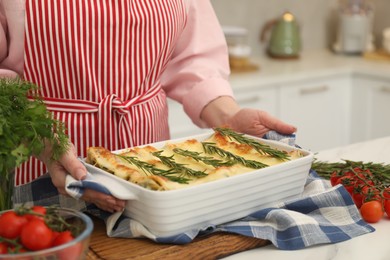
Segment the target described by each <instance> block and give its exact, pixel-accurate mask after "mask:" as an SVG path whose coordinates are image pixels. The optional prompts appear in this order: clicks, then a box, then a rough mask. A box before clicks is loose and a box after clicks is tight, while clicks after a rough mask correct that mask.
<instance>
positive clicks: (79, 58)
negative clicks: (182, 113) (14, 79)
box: [15, 0, 186, 185]
mask: <svg viewBox="0 0 390 260" xmlns="http://www.w3.org/2000/svg"><path fill="white" fill-rule="evenodd" d="M25 19H26V21H25V28H26V29H25V60H24V62H25V64H24V75H23V76H24V78H25V79H26V80H28V81H31V82H33V83H35V84H37V85H38V86H40V87H41V94H42V97H43V99H44V101H45V103H46V105H47V107H48V109H49V110H50V111H52V113H53V115H54V117H55V118H56V119H58V120H61V121H63V122H64V123H65V126H66V127H67V134H68V135H69V137H70V139H71V141H72V142H73V143H74V145H75V147H76V149H77V153H78V155H80V156H86V148H87V147H89V146H103V147H106V148H107V149H110V150H117V149H121V148H126V147H131V146H135V145H141V144H145V143H151V142H156V141H161V140H164V139H168V138H169V128H168V119H167V118H168V110H167V109H168V108H167V103H166V96H165V92H164V91H163V90H162V88H161V84H160V81H159V78H160V75H161V74H162V73H163V71H164V69H165V67H166V66H167V63H168V61H169V59H170V57H171V55H172V52H173V49H174V46H175V42H176V41H177V40H178V38H179V37H180V34H181V32H182V30H183V29H184V26H185V23H186V7H185V4H184V1H183V0H26V18H25ZM45 172H46V169H45V167H44V165H43V164H42V163H41V162H40V161H38V160H36V159H35V158H32V159H31V160H30V161H28V162H26V163H24V164H23V165H22V166H21V167H19V168H18V169H17V170H16V176H15V178H16V179H15V184H16V185H20V184H24V183H28V182H30V181H32V180H33V179H35V178H37V177H39V176H40V175H42V174H43V173H45Z"/></svg>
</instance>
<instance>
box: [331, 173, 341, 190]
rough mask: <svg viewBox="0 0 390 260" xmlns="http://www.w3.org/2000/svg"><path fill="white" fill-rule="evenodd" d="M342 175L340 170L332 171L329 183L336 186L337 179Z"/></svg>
mask: <svg viewBox="0 0 390 260" xmlns="http://www.w3.org/2000/svg"><path fill="white" fill-rule="evenodd" d="M341 177H343V174H342V173H341V172H338V171H334V172H332V174H331V175H330V184H331V185H332V186H336V185H337V181H338V180H339V179H340V178H341Z"/></svg>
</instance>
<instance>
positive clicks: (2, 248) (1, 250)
mask: <svg viewBox="0 0 390 260" xmlns="http://www.w3.org/2000/svg"><path fill="white" fill-rule="evenodd" d="M7 253H8V246H7V244H6V243H4V242H0V255H2V254H7Z"/></svg>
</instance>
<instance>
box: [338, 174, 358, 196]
mask: <svg viewBox="0 0 390 260" xmlns="http://www.w3.org/2000/svg"><path fill="white" fill-rule="evenodd" d="M336 183H340V184H342V185H343V186H344V188H345V189H346V190H347V191H348V193H349V194H351V195H352V193H353V189H354V188H355V183H356V181H355V179H354V177H352V176H344V177H341V178H340V179H339V180H338V181H337V182H336Z"/></svg>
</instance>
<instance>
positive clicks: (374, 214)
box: [360, 200, 384, 223]
mask: <svg viewBox="0 0 390 260" xmlns="http://www.w3.org/2000/svg"><path fill="white" fill-rule="evenodd" d="M360 214H361V215H362V218H363V219H364V220H365V221H366V222H368V223H376V222H378V221H379V220H381V218H382V217H383V214H384V212H383V209H382V203H380V202H379V201H376V200H372V201H368V202H364V203H363V205H362V206H361V207H360Z"/></svg>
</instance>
